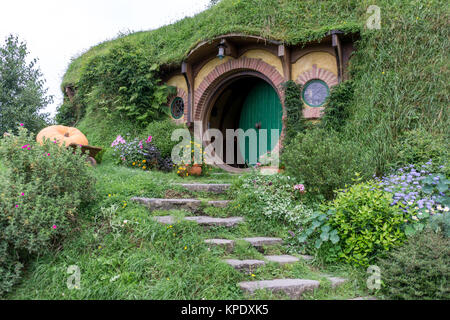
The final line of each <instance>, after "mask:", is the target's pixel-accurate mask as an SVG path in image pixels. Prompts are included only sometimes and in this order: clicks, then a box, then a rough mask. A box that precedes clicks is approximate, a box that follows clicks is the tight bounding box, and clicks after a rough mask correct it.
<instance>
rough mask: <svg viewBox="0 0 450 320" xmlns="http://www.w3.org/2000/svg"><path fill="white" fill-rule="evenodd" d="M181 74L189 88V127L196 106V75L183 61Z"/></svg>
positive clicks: (190, 66)
mask: <svg viewBox="0 0 450 320" xmlns="http://www.w3.org/2000/svg"><path fill="white" fill-rule="evenodd" d="M181 73H182V74H183V76H184V78H185V80H186V84H187V87H188V106H187V108H188V111H187V120H186V122H187V125H188V127H189V126H190V125H191V123H192V122H193V110H192V109H193V106H194V73H193V72H192V65H191V64H190V63H187V62H185V61H183V63H182V64H181Z"/></svg>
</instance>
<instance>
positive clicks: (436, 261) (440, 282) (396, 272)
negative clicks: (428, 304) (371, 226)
mask: <svg viewBox="0 0 450 320" xmlns="http://www.w3.org/2000/svg"><path fill="white" fill-rule="evenodd" d="M378 266H379V267H380V269H381V279H382V288H381V292H380V293H381V294H382V295H384V297H385V298H388V299H402V300H403V299H408V300H409V299H420V300H423V299H434V300H435V299H442V300H449V299H450V289H449V288H450V283H449V278H450V238H448V237H444V236H443V235H442V234H440V233H436V232H434V231H431V230H426V231H424V232H421V233H419V234H417V235H415V236H414V237H412V238H410V239H409V240H408V242H407V243H406V244H405V245H404V246H402V247H399V248H396V249H394V250H393V251H391V252H389V253H388V254H387V255H386V256H385V257H382V258H380V259H379V261H378Z"/></svg>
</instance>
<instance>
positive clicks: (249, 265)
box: [225, 259, 266, 273]
mask: <svg viewBox="0 0 450 320" xmlns="http://www.w3.org/2000/svg"><path fill="white" fill-rule="evenodd" d="M225 262H226V263H228V264H229V265H230V266H232V267H233V268H235V269H236V270H238V271H244V272H246V273H252V272H253V270H255V269H257V268H258V267H261V266H264V265H265V264H266V262H265V261H262V260H237V259H226V260H225Z"/></svg>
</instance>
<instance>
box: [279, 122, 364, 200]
mask: <svg viewBox="0 0 450 320" xmlns="http://www.w3.org/2000/svg"><path fill="white" fill-rule="evenodd" d="M281 159H282V163H283V165H284V166H285V168H286V173H287V174H289V175H290V176H293V177H296V178H297V179H298V180H301V181H304V182H305V185H306V186H307V188H308V190H310V191H311V192H315V193H320V194H322V195H324V196H325V197H327V198H329V199H330V198H332V197H333V191H334V190H336V189H338V188H342V187H344V186H345V184H347V183H351V182H352V178H353V176H354V173H355V172H361V175H362V176H363V177H365V178H367V177H370V176H371V175H373V172H371V171H370V168H373V167H372V166H371V165H370V163H371V157H370V155H369V153H367V152H364V150H363V147H362V146H360V145H359V144H358V143H357V142H354V141H350V140H343V139H341V137H340V135H339V134H338V133H337V132H335V131H332V130H326V129H323V128H314V129H311V130H308V131H307V132H306V133H300V134H298V135H297V136H296V137H295V139H294V140H293V141H292V143H290V144H289V145H288V146H287V147H286V148H285V150H284V152H283V154H282V158H281Z"/></svg>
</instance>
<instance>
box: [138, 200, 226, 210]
mask: <svg viewBox="0 0 450 320" xmlns="http://www.w3.org/2000/svg"><path fill="white" fill-rule="evenodd" d="M131 201H134V202H137V203H140V204H143V205H145V206H146V207H147V208H149V209H150V210H177V209H184V210H188V211H192V212H199V211H201V209H202V201H201V200H197V199H156V198H139V197H134V198H131ZM229 202H230V201H229V200H212V201H208V202H206V205H207V206H211V207H216V208H225V207H227V206H228V204H229Z"/></svg>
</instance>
